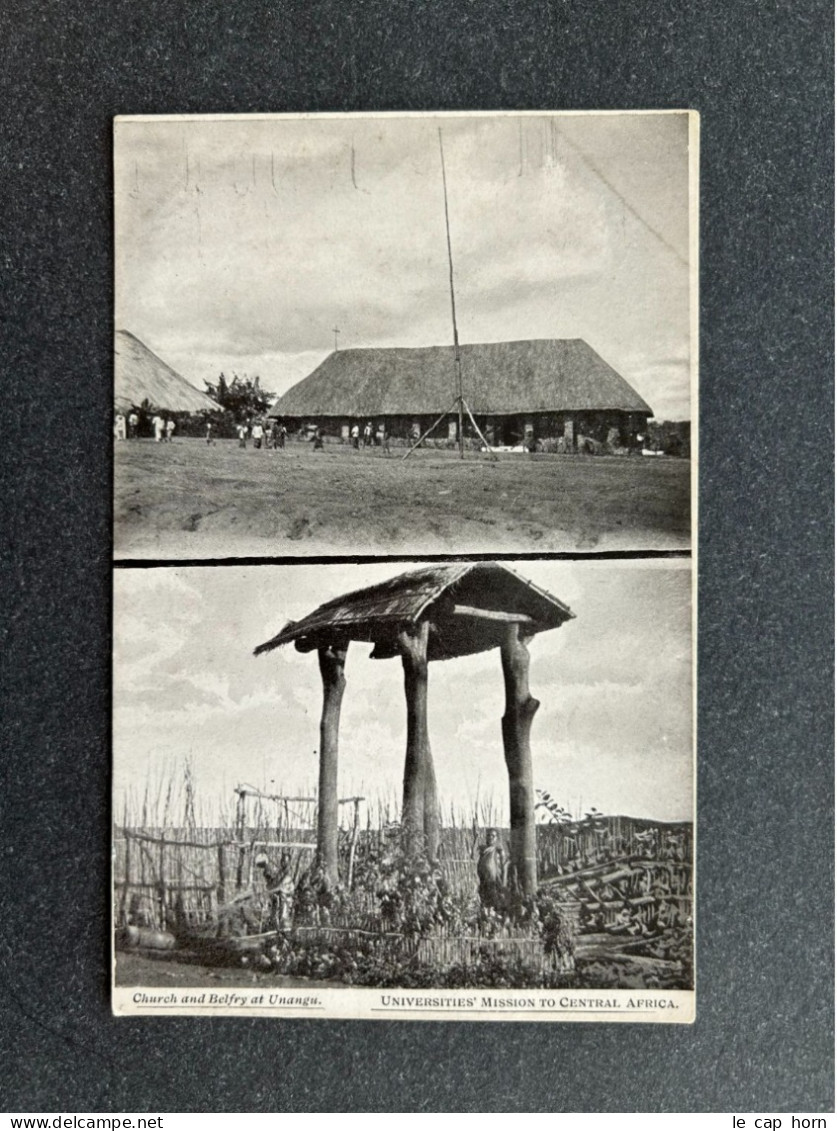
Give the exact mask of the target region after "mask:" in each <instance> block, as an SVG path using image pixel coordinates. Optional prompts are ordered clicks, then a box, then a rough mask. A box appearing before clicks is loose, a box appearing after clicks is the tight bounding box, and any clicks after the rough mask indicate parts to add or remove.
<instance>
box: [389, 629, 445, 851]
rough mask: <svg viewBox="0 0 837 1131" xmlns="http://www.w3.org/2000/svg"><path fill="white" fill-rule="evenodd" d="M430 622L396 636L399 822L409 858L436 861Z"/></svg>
mask: <svg viewBox="0 0 837 1131" xmlns="http://www.w3.org/2000/svg"><path fill="white" fill-rule="evenodd" d="M429 632H430V623H429V621H426V620H425V621H422V622H421V623H420V624H418V625H416V626H415V628H414V629H413V631H408V630H406V629H402V630H401V631H400V632H399V633H398V650H399V652H400V653H401V662H402V664H403V666H404V694H405V697H406V700H407V756H406V759H405V763H404V799H403V804H402V807H401V820H402V824H403V828H404V833H405V839H406V846H407V851H408V853H410V855H423V854H425V853H426V855H427V857H428V858H429V859H430V860H435V859H436V855H437V853H438V851H439V800H438V797H437V794H436V774H435V772H434V769H433V756H432V754H431V752H430V735H429V732H428V729H427V639H428V635H429Z"/></svg>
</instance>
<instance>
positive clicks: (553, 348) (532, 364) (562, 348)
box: [270, 338, 653, 417]
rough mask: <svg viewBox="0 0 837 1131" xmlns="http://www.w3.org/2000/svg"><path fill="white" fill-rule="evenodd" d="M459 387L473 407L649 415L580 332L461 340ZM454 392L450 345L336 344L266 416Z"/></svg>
mask: <svg viewBox="0 0 837 1131" xmlns="http://www.w3.org/2000/svg"><path fill="white" fill-rule="evenodd" d="M460 353H461V359H462V387H463V393H464V395H465V399H466V400H467V402H468V404H469V406H470V408H471V411H472V412H474V413H476V414H477V415H497V416H502V415H509V414H517V413H522V412H564V411H573V410H574V411H584V410H605V409H612V410H617V411H620V412H640V413H648V414H649V415H653V412H652V409H651V408H650V407H649V406H648V405H647V404H646V403H645V401H644V400H643V399H642V397H640V396H639V394H638V393H637V392H635V391H634V389H632V388H631V386H630V385H629V384H628V382H627V381H626V380H625V378H624V377H621V376H620V375H619V374H618V373H617V372H616V370H615V369H613V368H611V366H609V365H608V364H607V362H606V361H604V360H602V358H600V357H599V355H598V354H597V353H596V351H595V350H593V349H591V348H590V346H588V345H587V343H586V342H584V341H582V340H581V339H580V338H574V339H567V340H557V339H556V340H551V339H543V340H535V341H528V342H492V343H488V344H486V345H463V346H461V347H460ZM455 395H456V389H455V378H454V361H453V346H427V347H422V348H420V349H351V350H337V351H335V352H334V353H332V354H329V356H328V357H327V358H326V359H325V360H324V361H323V362H322V363H321V364H320V365H319V366H318V367H317V368H316V369H315V370H314V372H313V373H311V374H309V376H308V377H306V378H305V379H304V380H302V381H300V382H299V383H298V384H296V385H294V386H293V388H291V389H289V390H288V392H287V393H285V394H284V395H283V396H281V397H280V398H279V399H278V400H277V401H276V403H275V404H274V406H273V408H272V409H271V410H270V415H271V416H294V417H315V416H349V417H353V416H358V417H360V416H369V417H374V416H382V415H383V416H386V415H392V416H411V415H417V416H418V415H422V414H427V413H436V414H437V415H438V414H439V413H443V412H444V411H445V409H446V408H449V407H450V405H451V402H452V401H453V399H454V397H455Z"/></svg>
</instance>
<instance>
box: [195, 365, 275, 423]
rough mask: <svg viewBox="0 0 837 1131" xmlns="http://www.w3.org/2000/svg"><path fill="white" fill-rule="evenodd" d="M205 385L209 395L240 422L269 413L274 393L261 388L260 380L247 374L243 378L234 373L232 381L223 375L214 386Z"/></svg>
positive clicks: (207, 382)
mask: <svg viewBox="0 0 837 1131" xmlns="http://www.w3.org/2000/svg"><path fill="white" fill-rule="evenodd" d="M204 384H205V385H206V391H207V394H208V395H209V396H210V397H212V399H213V400H215V401H217V402H218V404H219V405H220V406H221V407H222V408H223V409H225V410H226V411H227V412H231V413H232V414H233V416H234V417H235V419H236V421H238V422H241V421H245V420H249V419H250V418H252V417H254V416H261V415H262V414H263V413H265V412H267V410H268V408H269V407H270V404H271V402H272V400H273V393H268V392H266V391H265V390H264V389H262V388H261V387H260V385H259V378H258V377H253V378H250V377H248V376H247V374H246V373H245V374H244V376H243V377H239V376H238V374H237V373H233V376H232V380H231V381H229V380H227V378H226V377H225V376H224V374H223V373H222V374H221V375H220V376H219V377H218V380H217V382H216V383H215V384H214V385H213V384H211V383H210V382H209V381H205V382H204Z"/></svg>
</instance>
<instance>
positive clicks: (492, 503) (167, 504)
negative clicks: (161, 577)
mask: <svg viewBox="0 0 837 1131" xmlns="http://www.w3.org/2000/svg"><path fill="white" fill-rule="evenodd" d="M401 454H403V450H402V452H399V451H397V450H396V452H395V453H394V454H393V456H392V457H389V458H387V457H385V456H384V455H383V454H382V453H381V452H380V451H378V450H370V451H367V452H364V451H360V452H357V451H353V450H352V449H351V448H350V447H344V446H342V445H337V444H334V445H327V446H326V449H325V450H324V451H321V452H315V451H313V448H312V446H311V445H310V444H303V443H290V444H289V445H288V446H287V448H286V449H285V450H284V451H276V452H274V451H264V450H261V451H256V450H255V449H254V448H252V447H248V448H246V449H241V448H239V447H238V444H237V442H236V441H234V440H220V441H218V442H217V443H215V444H213V445H212V446H209V445H207V444H206V443H205V442H204V441H202V440H191V439H186V438H181V439H176V440H175V441H174V442H173V443H170V444H155V443H154V442H153V441H146V440H137V441H130V442H128V441H123V442H121V443H117V444H116V445H115V472H114V508H115V514H114V553H115V556H116V557H117V558H176V557H179V558H205V557H227V556H237V557H241V556H273V555H276V556H286V555H287V556H294V557H305V556H317V555H322V554H346V555H350V554H386V553H393V554H395V553H399V554H413V555H415V556H417V557H420V556H422V555H424V554H433V553H460V554H469V553H497V554H502V553H505V552H515V553H527V552H546V553H550V552H560V551H574V550H582V551H591V550H626V549H637V550H647V549H664V550H672V549H687V548H688V546H689V537H690V531H689V509H690V508H689V500H690V467H689V463H688V461H686V460H678V459H667V458H662V459H647V458H646V459H643V458H642V457H631V458H619V457H611V456H550V455H537V454H535V455H529V454H508V455H504V456H501V457H500V458H499V460H497V461H496V462H495V461H493V460H491V459H490V458H489V457H488V456H487V455H485V454H478V453H466V457H465V459H464V460H460V459H458V458H457V454H456V453H455V452H438V451H432V452H429V451H419V452H416V453H414V455H413V456H412V457H411V458H410V459H408V460H406V461H402V459H401V458H400V457H401Z"/></svg>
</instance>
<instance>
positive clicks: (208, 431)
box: [206, 420, 215, 444]
mask: <svg viewBox="0 0 837 1131" xmlns="http://www.w3.org/2000/svg"><path fill="white" fill-rule="evenodd" d="M206 442H207V444H214V443H215V441H214V440H213V439H212V421H211V420H207V422H206Z"/></svg>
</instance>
